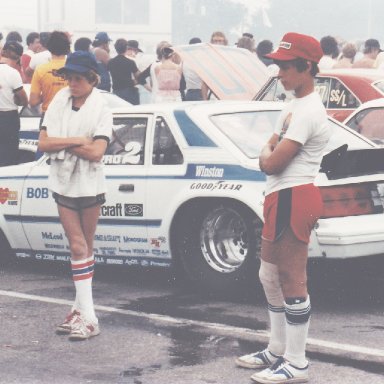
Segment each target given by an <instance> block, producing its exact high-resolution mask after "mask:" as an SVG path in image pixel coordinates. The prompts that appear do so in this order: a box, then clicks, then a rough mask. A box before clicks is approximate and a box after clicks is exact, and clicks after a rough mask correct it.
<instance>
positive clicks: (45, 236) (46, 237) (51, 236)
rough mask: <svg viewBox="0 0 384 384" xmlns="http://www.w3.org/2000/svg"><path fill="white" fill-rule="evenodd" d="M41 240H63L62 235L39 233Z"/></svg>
mask: <svg viewBox="0 0 384 384" xmlns="http://www.w3.org/2000/svg"><path fill="white" fill-rule="evenodd" d="M41 237H42V238H43V240H63V234H62V233H59V234H58V235H54V234H53V233H52V232H41Z"/></svg>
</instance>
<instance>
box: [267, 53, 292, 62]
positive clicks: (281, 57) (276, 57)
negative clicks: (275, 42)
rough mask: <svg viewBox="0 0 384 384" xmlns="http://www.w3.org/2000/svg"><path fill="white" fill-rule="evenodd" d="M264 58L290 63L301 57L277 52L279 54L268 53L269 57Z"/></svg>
mask: <svg viewBox="0 0 384 384" xmlns="http://www.w3.org/2000/svg"><path fill="white" fill-rule="evenodd" d="M264 57H267V58H268V59H272V60H279V61H290V60H295V59H297V58H298V57H299V56H296V55H289V54H287V53H285V52H281V51H280V52H279V51H277V52H272V53H268V54H267V55H264Z"/></svg>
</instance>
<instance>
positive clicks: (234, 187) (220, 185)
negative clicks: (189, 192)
mask: <svg viewBox="0 0 384 384" xmlns="http://www.w3.org/2000/svg"><path fill="white" fill-rule="evenodd" d="M242 187H243V185H242V184H234V183H226V182H225V181H216V182H215V183H192V184H191V186H190V189H205V190H209V191H214V190H217V189H227V190H231V191H240V189H241V188H242Z"/></svg>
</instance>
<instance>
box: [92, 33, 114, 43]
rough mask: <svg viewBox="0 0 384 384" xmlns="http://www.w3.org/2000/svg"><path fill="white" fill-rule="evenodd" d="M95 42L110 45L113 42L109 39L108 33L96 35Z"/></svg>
mask: <svg viewBox="0 0 384 384" xmlns="http://www.w3.org/2000/svg"><path fill="white" fill-rule="evenodd" d="M95 41H96V42H99V43H109V42H110V41H112V40H111V39H110V38H109V36H108V33H107V32H98V33H96V36H95Z"/></svg>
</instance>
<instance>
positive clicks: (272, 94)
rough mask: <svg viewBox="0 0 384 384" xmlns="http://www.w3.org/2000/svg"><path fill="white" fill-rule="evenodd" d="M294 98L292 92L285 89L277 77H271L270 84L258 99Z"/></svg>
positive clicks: (278, 99) (284, 99)
mask: <svg viewBox="0 0 384 384" xmlns="http://www.w3.org/2000/svg"><path fill="white" fill-rule="evenodd" d="M293 98H294V96H293V92H291V91H286V90H285V89H284V87H283V84H281V81H280V80H279V79H277V78H275V79H273V80H272V82H271V84H270V86H269V87H268V88H267V89H266V90H265V92H264V94H263V95H262V96H261V97H260V100H264V101H285V102H287V101H290V100H292V99H293Z"/></svg>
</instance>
